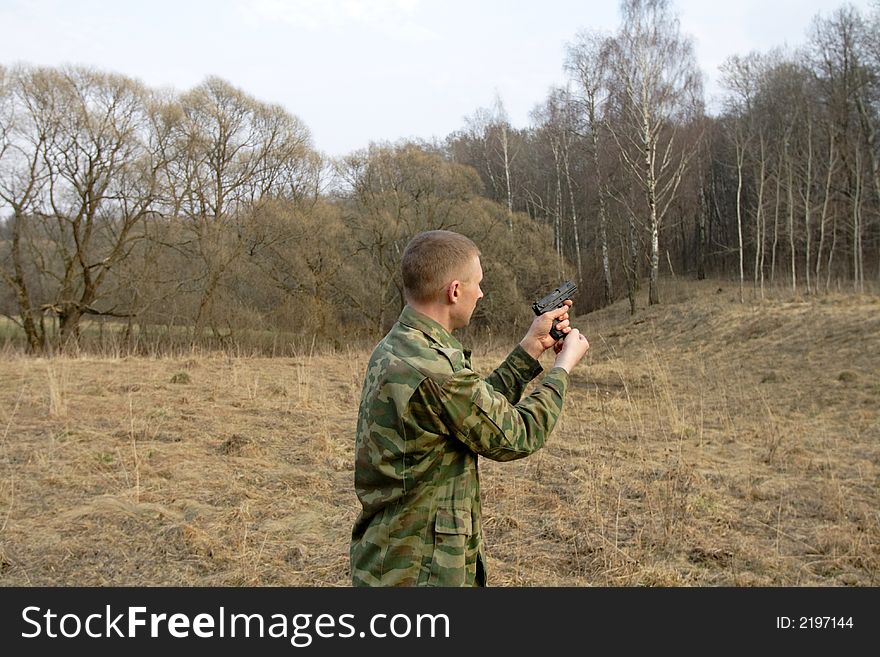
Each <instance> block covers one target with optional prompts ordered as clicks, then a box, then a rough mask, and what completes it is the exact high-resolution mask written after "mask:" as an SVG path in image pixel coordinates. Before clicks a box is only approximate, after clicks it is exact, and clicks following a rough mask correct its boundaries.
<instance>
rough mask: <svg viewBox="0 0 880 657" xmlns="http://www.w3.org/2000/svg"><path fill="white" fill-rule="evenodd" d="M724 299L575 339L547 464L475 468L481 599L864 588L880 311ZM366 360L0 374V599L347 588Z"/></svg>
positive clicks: (24, 367) (879, 403)
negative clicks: (130, 591)
mask: <svg viewBox="0 0 880 657" xmlns="http://www.w3.org/2000/svg"><path fill="white" fill-rule="evenodd" d="M725 287H726V286H725ZM736 296H737V293H736V291H735V290H734V289H733V288H729V289H724V290H722V291H721V292H718V284H717V283H700V284H687V285H682V286H681V287H680V288H678V289H668V288H667V290H666V296H665V298H664V303H663V304H662V305H661V306H659V307H654V308H649V309H645V310H642V311H640V312H639V314H637V315H636V316H635V317H634V318H631V317H629V315H628V313H627V311H626V307H625V306H624V305H622V304H617V305H615V306H613V307H612V308H609V309H606V310H603V311H601V312H599V313H593V314H591V315H589V316H586V317H583V318H580V321H579V322H578V324H579V325H580V326H581V327H582V328H583V329H584V330H585V332H586V333H587V334H588V336H589V337H590V339H591V342H592V344H593V348H592V349H591V351H590V355H589V356H588V360H589V363H588V364H587V363H585V364H584V365H582V366H581V367H580V368H579V369H578V370H577V371H576V372H575V375H574V377H573V383H572V388H571V393H570V395H569V398H568V399H567V401H566V408H565V412H564V414H563V418H562V420H561V421H560V424H559V425H558V427H557V429H556V431H555V432H554V434H553V436H552V437H551V439H550V441H549V443H548V445H547V447H545V449H543V450H541V451H540V452H539V453H537V454H535V455H534V456H532V457H530V458H528V459H525V460H522V461H519V462H516V463H507V464H496V463H491V462H488V461H485V460H483V461H482V465H481V468H482V473H481V474H482V477H481V481H482V486H483V506H484V514H485V516H484V523H485V533H486V542H487V553H488V556H489V560H490V562H489V568H490V583H492V584H496V585H538V584H541V585H716V584H722V585H742V586H746V585H771V586H775V585H802V584H818V585H844V584H849V585H860V586H867V585H871V586H876V585H878V583H880V576H878V566H880V517H878V513H877V509H878V508H880V487H878V473H880V423H878V408H880V378H878V372H880V300H878V299H877V297H851V296H833V297H825V298H822V299H820V300H817V301H807V302H799V303H773V304H770V303H766V304H747V305H745V306H741V305H739V304H738V303H735V302H734V301H733V300H734V298H735V297H736ZM503 356H504V352H503V351H499V350H498V349H494V348H483V349H477V350H476V353H475V361H476V363H477V366H478V367H481V368H489V367H491V366H492V365H494V364H495V363H497V362H498V361H499V360H500V359H501V358H503ZM366 358H367V354H366V353H365V352H353V353H348V354H338V355H313V356H303V357H299V358H277V359H262V358H260V359H246V358H241V359H239V358H235V359H230V358H226V357H220V356H209V357H193V358H188V359H140V358H138V359H111V358H106V359H102V358H78V359H62V358H56V359H52V360H44V359H25V358H21V357H18V356H15V355H12V354H7V355H6V356H5V357H3V358H2V359H0V583H3V584H6V585H62V584H84V585H110V584H112V585H172V584H182V585H344V584H346V583H347V581H348V571H347V567H348V563H347V549H348V535H349V531H350V527H351V523H352V522H353V520H354V518H355V516H356V513H357V510H358V509H357V500H356V498H355V497H354V494H353V491H352V471H351V463H352V434H353V429H354V423H355V417H356V411H357V401H358V396H359V391H360V381H361V376H362V372H363V367H364V365H365V362H366ZM546 358H547V359H548V362H547V363H546V364H547V365H549V364H550V362H551V361H550V356H549V355H548V356H546Z"/></svg>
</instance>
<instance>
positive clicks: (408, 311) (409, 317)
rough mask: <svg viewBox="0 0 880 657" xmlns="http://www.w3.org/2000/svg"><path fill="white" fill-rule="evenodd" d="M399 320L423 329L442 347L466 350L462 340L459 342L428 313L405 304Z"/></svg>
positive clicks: (419, 329) (405, 324)
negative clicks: (424, 313) (425, 313)
mask: <svg viewBox="0 0 880 657" xmlns="http://www.w3.org/2000/svg"><path fill="white" fill-rule="evenodd" d="M397 321H398V322H400V323H401V324H403V325H404V326H409V327H410V328H414V329H416V330H417V331H421V332H422V333H424V334H425V335H427V336H428V337H429V338H431V339H432V340H433V341H434V342H436V343H437V344H439V345H440V346H441V347H450V348H452V349H459V350H461V351H465V349H464V347H462V346H461V342H459V341H458V339H457V338H455V337H454V336H453V335H452V334H451V333H450V332H449V331H447V330H446V329H445V328H443V327H442V326H441V325H440V323H439V322H436V321H434V320H433V319H431V318H430V317H428V316H427V315H423V314H422V313H420V312H419V311H418V310H415V309H413V308H412V307H410V306H408V305H407V306H404V308H403V311H402V312H401V313H400V317H399V318H398V319H397Z"/></svg>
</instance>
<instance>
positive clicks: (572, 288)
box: [532, 281, 578, 340]
mask: <svg viewBox="0 0 880 657" xmlns="http://www.w3.org/2000/svg"><path fill="white" fill-rule="evenodd" d="M577 289H578V286H577V284H576V283H575V282H574V281H565V282H564V283H562V284H561V285H560V286H559V287H557V288H556V289H555V290H553V291H552V292H551V293H550V294H548V295H547V296H546V297H544V298H543V299H539V300H538V301H535V303H533V304H532V310H534V311H535V314H536V315H543V314H544V313H546V312H547V311H548V310H553V309H554V308H560V307H562V302H563V301H565V300H566V299H571V298H572V296H573V295H574V293H575V292H577ZM558 323H559V320H558V319H554V320H553V328H551V329H550V337H552V338H553V339H554V340H558V339H559V338H565V333H563V332H562V331H558V330H557V329H556V325H557V324H558Z"/></svg>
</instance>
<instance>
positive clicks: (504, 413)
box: [350, 306, 568, 586]
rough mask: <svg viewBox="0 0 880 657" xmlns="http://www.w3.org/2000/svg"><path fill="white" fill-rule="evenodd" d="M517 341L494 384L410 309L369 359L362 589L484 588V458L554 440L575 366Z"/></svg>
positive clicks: (355, 578) (360, 489)
mask: <svg viewBox="0 0 880 657" xmlns="http://www.w3.org/2000/svg"><path fill="white" fill-rule="evenodd" d="M540 372H541V366H540V364H539V363H538V362H537V361H536V360H535V359H534V358H532V357H531V356H530V355H529V354H528V353H526V351H525V350H523V349H522V347H520V346H518V345H517V347H516V348H515V349H514V350H513V351H512V352H511V353H510V355H508V357H507V358H506V359H505V361H504V362H503V363H502V364H501V365H500V366H499V367H498V369H496V370H495V371H494V372H492V374H490V375H489V376H488V377H487V378H486V379H485V380H484V379H481V378H480V377H479V376H478V375H477V374H476V373H475V372H474V370H473V368H472V367H471V362H470V352H469V351H467V350H465V349H463V348H462V346H461V344H460V343H459V341H458V340H456V339H455V338H454V337H453V336H452V335H450V334H449V332H448V331H446V329H444V328H443V327H442V326H441V325H440V324H438V323H437V322H435V321H434V320H432V319H430V318H428V317H426V316H425V315H422V314H421V313H419V312H416V311H415V310H413V309H412V308H410V307H409V306H407V307H406V308H404V310H403V312H402V313H401V314H400V317H399V319H398V321H397V323H396V324H395V325H394V327H393V328H392V329H391V331H389V333H388V335H386V336H385V338H384V339H383V340H382V341H381V342H379V344H378V345H377V346H376V348H375V350H374V351H373V354H372V356H371V357H370V362H369V365H368V366H367V372H366V376H365V379H364V387H363V394H362V397H361V403H360V409H359V412H358V423H357V436H356V447H355V490H356V492H357V496H358V499H359V500H360V502H361V505H362V507H363V508H362V511H361V513H360V516H359V517H358V519H357V521H356V522H355V525H354V528H353V530H352V538H351V551H350V557H351V573H352V582H353V584H354V585H355V586H474V585H484V584H485V560H484V557H483V550H482V531H481V521H480V484H479V478H478V473H477V456H478V455H481V456H485V457H487V458H490V459H493V460H496V461H511V460H514V459H519V458H522V457H524V456H528V455H529V454H532V453H533V452H535V451H536V450H538V449H540V448H541V447H542V446H543V445H544V440H545V439H546V437H547V435H548V434H549V433H550V432H551V431H552V429H553V426H554V425H555V424H556V420H557V418H558V417H559V414H560V411H561V410H562V400H563V397H564V396H565V390H566V387H567V385H568V373H567V372H566V371H565V370H564V369H562V368H556V367H554V368H553V369H551V370H550V371H549V372H548V373H547V375H546V376H545V377H544V379H543V381H542V382H541V384H540V385H539V386H538V387H537V388H536V390H535V391H534V392H533V393H532V394H530V395H529V396H528V397H526V398H525V399H523V400H522V401H520V398H521V397H522V394H523V391H524V389H525V387H526V385H527V384H528V383H529V381H531V380H532V379H533V378H534V377H535V376H537V375H538V374H539V373H540Z"/></svg>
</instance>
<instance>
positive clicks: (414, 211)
mask: <svg viewBox="0 0 880 657" xmlns="http://www.w3.org/2000/svg"><path fill="white" fill-rule="evenodd" d="M621 17H622V19H621V25H620V27H619V29H618V31H617V32H616V33H614V34H600V33H597V32H591V31H583V32H580V33H578V34H577V35H576V37H575V38H574V39H573V40H572V42H571V43H569V44H568V46H567V51H566V58H565V61H564V62H563V64H564V69H565V71H566V72H567V76H568V83H567V84H566V86H564V87H560V88H556V89H552V90H550V92H549V93H548V95H547V98H546V99H545V100H544V101H542V102H541V103H540V104H538V106H536V108H535V110H534V111H533V113H532V122H533V124H532V125H531V126H529V127H528V128H522V129H519V128H514V127H513V126H511V125H510V122H509V120H508V118H507V116H506V113H505V111H504V106H503V102H502V101H501V99H500V98H497V99H496V101H495V103H494V105H493V107H492V108H491V109H485V108H480V109H477V110H476V111H475V112H474V114H473V116H471V117H468V118H467V119H466V120H465V124H464V126H463V127H462V129H460V130H458V131H456V132H454V133H452V134H450V135H449V136H448V137H447V138H446V139H445V140H443V141H442V142H440V143H436V142H435V143H431V144H429V143H419V142H399V143H396V144H388V143H384V144H382V143H374V144H371V146H370V147H368V148H366V149H363V150H360V151H356V152H354V153H351V154H349V155H347V156H345V157H342V158H337V159H335V160H332V159H328V158H326V157H324V156H322V155H321V154H320V153H319V152H318V151H317V150H316V149H315V148H314V145H313V143H312V138H311V134H310V132H309V130H308V128H307V126H306V125H305V124H304V123H303V122H302V121H301V120H300V119H298V118H297V117H296V116H295V115H293V114H291V113H290V112H288V111H287V110H285V109H284V108H282V107H280V106H277V105H272V104H269V103H264V102H261V101H259V100H257V99H255V98H253V97H251V96H249V95H248V94H247V93H245V92H244V91H242V90H240V89H237V88H235V87H234V86H232V85H231V84H229V83H228V82H226V81H224V80H222V79H220V78H216V77H209V78H207V79H206V80H205V81H204V82H203V83H202V84H200V85H198V86H197V87H195V88H194V89H191V90H189V91H186V92H184V93H179V94H177V93H171V92H167V91H156V90H152V89H149V88H147V87H145V86H144V85H142V84H141V83H139V82H138V81H136V80H132V79H130V78H127V77H125V76H121V75H117V74H110V73H103V72H100V71H95V70H92V69H86V68H81V67H65V68H60V69H56V68H46V67H35V66H28V65H21V66H16V67H14V68H11V69H7V68H5V67H2V66H0V312H2V313H3V314H4V315H6V316H7V317H9V318H10V319H12V320H13V321H14V322H15V324H17V326H18V327H19V329H20V331H21V333H22V334H23V336H24V339H25V343H26V345H27V348H28V350H29V351H31V352H40V351H43V350H45V349H47V348H49V347H52V346H53V345H54V346H57V345H70V344H77V343H78V342H79V340H80V337H81V333H82V327H83V319H84V318H86V317H90V318H93V319H96V320H99V321H100V322H102V324H101V325H102V326H103V322H105V321H106V322H113V323H114V324H115V325H116V326H117V327H118V328H120V330H121V331H122V335H123V336H124V338H125V340H127V341H132V340H138V339H142V338H143V336H147V335H150V333H151V332H153V333H156V332H157V331H159V330H160V329H161V330H162V331H163V335H165V336H166V337H168V338H169V339H171V336H174V339H175V340H178V341H180V342H186V343H188V344H190V345H195V344H203V343H206V342H211V343H212V344H229V343H232V342H235V341H236V340H241V339H243V336H245V335H246V334H247V335H253V334H254V333H259V332H263V333H267V332H268V333H273V332H274V333H277V332H282V331H283V332H287V333H290V334H298V335H302V336H312V339H313V340H315V339H320V340H322V341H329V342H331V343H335V344H340V345H341V344H343V343H345V342H346V340H347V339H349V338H352V337H364V338H370V339H372V338H374V337H375V336H376V335H377V334H380V333H381V332H382V331H384V330H386V329H387V327H388V326H389V325H390V323H392V322H393V321H394V319H395V318H396V316H397V314H398V313H399V311H400V309H401V307H402V305H403V303H404V301H403V294H402V284H401V281H400V278H399V273H398V270H399V267H398V265H399V258H400V254H401V253H402V250H403V248H404V246H405V245H406V242H407V241H408V240H409V238H410V237H412V235H414V234H415V233H416V232H419V231H420V230H426V229H429V228H449V229H452V230H459V231H462V232H465V233H467V234H469V235H470V236H471V237H472V238H473V239H475V241H476V242H477V243H478V244H479V245H480V247H481V248H482V249H483V250H484V254H483V260H484V271H485V275H486V279H487V288H488V289H490V290H491V291H492V294H490V295H488V296H487V297H486V300H485V302H484V303H483V304H481V306H480V307H479V308H478V313H477V315H476V316H475V330H484V331H489V332H493V331H494V332H501V331H507V330H510V329H512V328H514V327H516V328H518V325H519V324H520V323H523V322H525V321H526V320H527V319H528V317H526V316H525V314H524V313H522V312H519V311H521V310H522V308H526V307H527V305H528V303H529V302H530V301H531V300H533V299H534V298H536V297H537V296H538V295H540V294H541V293H542V291H544V290H545V289H546V288H547V287H550V286H555V284H556V283H558V281H559V280H560V278H561V277H573V278H575V279H576V280H577V281H578V282H579V284H580V292H579V295H578V299H577V301H578V303H579V306H580V307H581V308H585V309H594V308H599V307H602V306H605V305H608V304H610V303H612V302H614V301H616V300H617V299H620V298H623V296H624V295H625V296H626V297H627V298H628V300H629V305H630V310H631V312H633V313H634V312H636V310H637V304H636V295H637V293H638V291H639V289H640V286H641V285H642V283H643V280H644V279H646V280H647V285H648V303H649V304H656V303H659V302H660V301H661V298H660V287H659V283H658V281H659V277H660V274H661V272H663V271H668V272H670V273H674V274H686V275H691V276H694V277H696V278H705V277H707V276H710V275H717V276H733V277H735V278H736V279H737V281H738V283H739V288H740V299H741V300H745V296H746V288H747V284H748V283H750V287H751V290H752V294H753V295H754V296H755V297H763V295H764V294H765V290H766V286H767V285H768V284H769V285H778V284H783V283H784V284H785V285H786V286H787V287H788V288H789V289H790V290H791V292H792V293H794V294H817V293H820V292H823V291H828V290H830V289H833V288H834V287H835V286H842V285H846V286H848V287H850V288H851V289H853V290H855V291H857V292H862V291H864V290H865V283H866V280H868V281H870V280H872V279H873V280H877V279H880V144H878V127H880V36H878V35H880V10H878V9H876V8H875V10H874V11H873V13H872V14H871V15H870V16H867V17H865V16H862V15H861V14H860V13H859V12H858V11H857V10H856V9H854V8H853V7H851V6H843V7H841V8H840V9H838V10H836V11H835V12H833V13H831V14H830V15H829V16H828V17H816V18H815V20H814V22H813V26H812V28H811V31H810V34H809V37H808V42H807V44H806V46H805V47H804V48H803V49H801V50H799V51H795V52H786V51H782V50H773V51H770V52H767V53H754V52H753V53H747V54H744V55H734V56H732V57H730V58H729V59H728V60H727V61H726V62H725V64H724V66H723V67H722V74H723V81H724V85H725V88H726V94H725V97H724V103H723V108H722V110H721V111H720V112H719V114H718V115H717V116H712V115H710V114H709V113H708V112H707V110H706V107H705V102H704V92H703V89H702V82H701V75H700V72H699V69H698V68H697V65H696V59H695V57H694V51H693V45H692V43H691V41H690V39H689V38H688V37H687V36H686V35H683V34H682V33H681V30H680V26H679V23H678V19H677V17H676V15H675V13H674V10H673V6H672V5H671V3H670V2H669V1H668V0H623V2H621ZM343 309H344V310H343ZM47 322H48V325H47ZM273 344H274V342H273ZM274 348H275V347H274V346H273V349H274Z"/></svg>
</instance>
